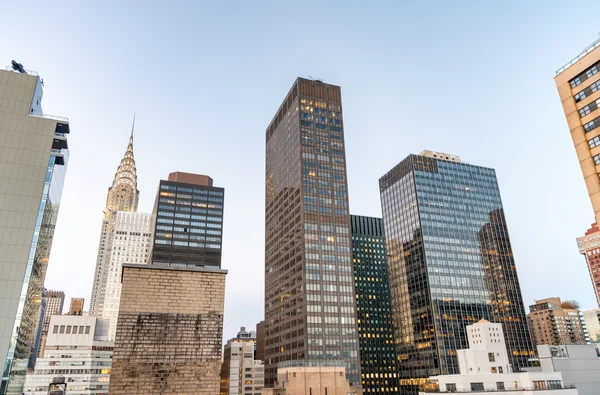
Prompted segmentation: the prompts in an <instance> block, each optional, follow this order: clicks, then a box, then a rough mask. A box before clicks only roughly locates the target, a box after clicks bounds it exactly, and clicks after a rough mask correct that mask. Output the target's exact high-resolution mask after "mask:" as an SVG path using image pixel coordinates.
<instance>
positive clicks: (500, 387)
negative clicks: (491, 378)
mask: <svg viewBox="0 0 600 395" xmlns="http://www.w3.org/2000/svg"><path fill="white" fill-rule="evenodd" d="M496 389H497V390H499V391H504V382H503V381H498V382H496Z"/></svg>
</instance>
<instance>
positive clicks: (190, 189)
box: [160, 184, 223, 196]
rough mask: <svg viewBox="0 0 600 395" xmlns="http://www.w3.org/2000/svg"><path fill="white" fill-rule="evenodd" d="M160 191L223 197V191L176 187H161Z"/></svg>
mask: <svg viewBox="0 0 600 395" xmlns="http://www.w3.org/2000/svg"><path fill="white" fill-rule="evenodd" d="M160 189H162V190H165V191H178V192H193V193H199V194H201V195H212V196H223V192H221V191H209V190H206V189H192V188H184V187H176V186H174V185H164V184H163V185H161V186H160Z"/></svg>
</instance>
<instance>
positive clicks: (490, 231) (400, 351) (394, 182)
mask: <svg viewBox="0 0 600 395" xmlns="http://www.w3.org/2000/svg"><path fill="white" fill-rule="evenodd" d="M379 186H380V191H381V203H382V210H383V221H384V228H385V237H386V247H387V250H388V272H389V281H390V292H391V300H392V315H393V317H394V326H395V331H396V353H397V355H398V360H399V372H400V384H401V387H402V388H403V389H404V390H406V391H407V392H408V393H411V392H413V393H414V392H415V391H417V385H418V384H420V383H423V382H424V381H426V378H427V377H429V376H434V375H440V374H443V375H445V374H456V373H458V372H459V367H458V360H457V357H456V350H460V349H466V348H468V342H467V333H466V329H465V328H466V326H467V325H470V324H473V323H475V322H477V321H479V320H480V319H481V318H485V319H487V320H489V321H490V322H494V323H501V324H502V325H503V327H504V335H505V340H506V345H507V347H508V350H509V355H510V362H511V364H512V365H513V368H514V369H515V370H518V369H519V368H521V367H524V366H529V358H531V357H532V356H533V355H534V349H533V345H532V342H531V336H530V334H529V329H528V326H527V320H526V315H525V308H524V305H523V299H522V296H521V290H520V286H519V281H518V278H517V272H516V268H515V261H514V257H513V254H512V248H511V245H510V240H509V236H508V229H507V227H506V221H505V219H504V212H503V207H502V200H501V198H500V190H499V188H498V182H497V180H496V174H495V171H494V170H493V169H489V168H485V167H480V166H474V165H470V164H466V163H462V162H461V160H460V157H458V156H456V155H449V154H443V153H437V152H432V151H424V152H423V153H421V154H420V155H410V156H408V157H407V158H406V159H404V160H403V161H402V162H400V163H399V164H398V165H397V166H395V167H394V168H393V169H392V170H390V171H389V172H388V173H387V174H385V175H384V176H383V177H382V178H381V179H380V180H379Z"/></svg>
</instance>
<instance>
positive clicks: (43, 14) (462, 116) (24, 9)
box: [0, 1, 600, 338]
mask: <svg viewBox="0 0 600 395" xmlns="http://www.w3.org/2000/svg"><path fill="white" fill-rule="evenodd" d="M123 3H128V4H123ZM598 32H600V3H598V1H578V2H564V1H530V2H522V1H508V2H492V1H455V2H446V1H431V2H426V1H411V2H387V3H386V2H371V3H365V2H358V1H357V2H348V1H339V2H322V1H319V2H312V1H304V2H302V3H292V2H278V1H272V2H261V1H257V2H245V1H240V2H214V1H213V2H201V1H195V2H192V1H190V2H187V3H184V2H177V1H175V2H169V3H167V2H153V1H149V2H148V1H144V2H142V1H131V2H117V1H106V2H92V1H72V2H68V3H64V2H39V4H34V2H14V1H13V2H7V3H6V4H4V5H3V6H2V14H1V15H0V37H2V38H1V39H0V55H1V59H0V63H2V62H3V63H4V64H6V65H8V64H9V63H10V60H11V59H17V60H18V61H20V62H22V63H23V64H24V65H25V67H26V68H28V69H33V70H37V71H39V72H40V74H41V75H42V76H43V78H44V82H45V87H46V88H45V95H44V101H43V107H44V111H45V112H46V113H48V114H56V115H63V116H67V117H69V119H70V121H71V131H72V133H71V136H70V138H69V144H70V148H71V162H70V164H69V169H68V172H67V180H66V185H65V189H64V194H63V202H62V207H61V209H60V217H59V221H58V226H57V230H56V236H55V241H54V246H53V249H52V255H51V259H50V266H49V272H48V277H47V286H48V287H50V288H53V289H64V290H65V292H66V293H67V295H68V296H69V297H71V296H78V297H85V298H86V303H87V302H89V298H90V290H91V282H92V276H93V270H94V266H95V260H96V252H97V245H98V239H99V232H100V223H101V217H102V209H103V207H104V203H105V199H106V191H107V188H108V187H109V185H110V183H111V180H112V177H113V175H114V172H115V170H116V168H117V165H118V163H119V160H120V158H121V157H122V155H123V153H124V150H125V148H126V144H127V139H128V135H129V131H130V127H131V118H132V115H133V113H134V111H135V112H137V121H136V141H135V156H136V161H137V168H138V180H139V184H140V190H141V201H140V210H141V211H147V212H149V211H150V210H151V208H152V204H153V202H154V196H155V192H156V188H157V186H158V181H159V179H161V178H165V177H166V176H167V174H168V173H169V172H171V171H176V170H180V171H187V172H197V173H204V174H208V175H211V176H212V177H213V178H214V179H215V183H216V184H217V185H219V186H223V187H225V188H226V196H227V197H226V203H225V204H226V206H225V216H226V219H225V228H224V232H225V237H224V246H223V267H224V268H226V269H228V270H229V275H228V277H227V294H226V312H225V323H226V328H225V337H226V338H228V337H231V336H233V335H234V334H235V332H236V331H237V329H238V328H239V326H242V325H245V326H248V327H253V326H254V325H255V324H256V322H257V321H259V320H260V319H261V318H262V316H263V278H264V275H263V268H264V153H265V150H264V140H265V138H264V131H265V128H266V126H267V125H268V124H269V122H270V120H271V118H272V116H273V114H274V112H275V111H276V109H277V108H278V106H279V104H280V102H281V100H282V99H283V97H284V96H285V94H286V93H287V91H288V89H289V87H290V86H291V84H292V82H293V80H294V78H296V77H297V76H304V77H307V76H309V75H311V76H313V77H317V78H322V79H324V80H325V81H326V82H329V83H333V84H338V85H341V86H342V94H343V105H344V121H345V132H346V144H347V147H346V153H347V158H348V177H349V188H350V208H351V211H352V212H353V213H356V214H363V215H380V212H381V210H380V203H379V192H378V179H379V177H380V176H382V175H383V174H384V173H385V172H386V171H388V170H389V169H390V168H391V167H393V166H394V165H395V164H396V163H398V162H399V161H400V160H402V159H403V158H404V157H406V156H407V155H408V154H410V153H418V152H420V151H421V150H423V149H432V150H438V151H444V152H450V153H455V154H458V155H461V156H462V157H463V160H464V161H467V162H470V163H473V164H478V165H483V166H489V167H493V168H495V169H496V170H497V174H498V178H499V182H500V189H501V192H502V197H503V201H504V205H505V211H506V217H507V220H508V225H509V230H510V236H511V240H512V243H513V247H514V253H515V257H516V262H517V268H518V271H519V276H520V280H521V286H522V290H523V296H524V299H525V304H526V305H529V304H531V302H533V299H534V298H538V299H540V298H545V297H550V296H560V297H562V298H565V299H576V300H578V301H580V302H581V305H582V307H584V308H591V307H595V298H594V296H593V291H592V285H591V282H590V279H589V275H588V273H587V269H586V265H585V263H584V258H583V257H581V256H580V255H579V254H578V252H577V247H576V243H575V238H576V237H578V236H580V235H582V234H583V233H584V232H585V230H586V229H587V228H588V227H589V225H590V223H591V222H592V221H593V212H592V209H591V205H590V203H589V199H588V197H587V194H586V190H585V186H584V182H583V179H582V176H581V173H580V170H579V167H578V164H577V159H576V156H575V150H574V148H573V146H572V144H571V139H570V136H569V132H568V129H567V125H566V121H565V119H564V115H563V113H562V109H561V105H560V101H559V98H558V94H557V93H556V88H555V86H554V81H553V77H554V75H555V71H556V69H558V68H559V67H561V66H562V65H563V64H564V63H566V62H567V61H569V60H570V59H571V58H573V57H575V56H576V55H577V54H578V53H579V51H580V50H582V49H583V48H584V47H585V46H587V45H588V44H590V43H591V42H592V41H594V40H595V39H597V38H598Z"/></svg>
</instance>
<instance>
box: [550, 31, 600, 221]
mask: <svg viewBox="0 0 600 395" xmlns="http://www.w3.org/2000/svg"><path fill="white" fill-rule="evenodd" d="M599 70H600V39H598V40H596V41H594V42H593V43H592V44H591V45H589V46H588V47H587V48H586V49H584V50H583V51H582V53H581V54H580V55H579V56H577V57H576V58H575V59H573V60H572V61H570V62H569V63H567V64H566V65H565V66H563V67H561V68H560V69H559V70H558V71H557V72H556V76H555V77H554V82H555V83H556V87H557V89H558V94H559V96H560V100H561V102H562V106H563V110H564V112H565V116H566V118H567V124H568V127H569V130H570V132H571V138H572V140H573V145H574V146H575V152H576V153H577V158H578V159H579V165H580V166H581V171H582V173H583V177H584V179H585V185H586V187H587V190H588V194H589V196H590V200H591V202H592V207H593V209H594V213H595V216H596V222H600V177H599V175H600V127H599V126H600V111H598V108H599V107H600V91H599V88H600V73H598V71H599Z"/></svg>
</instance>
